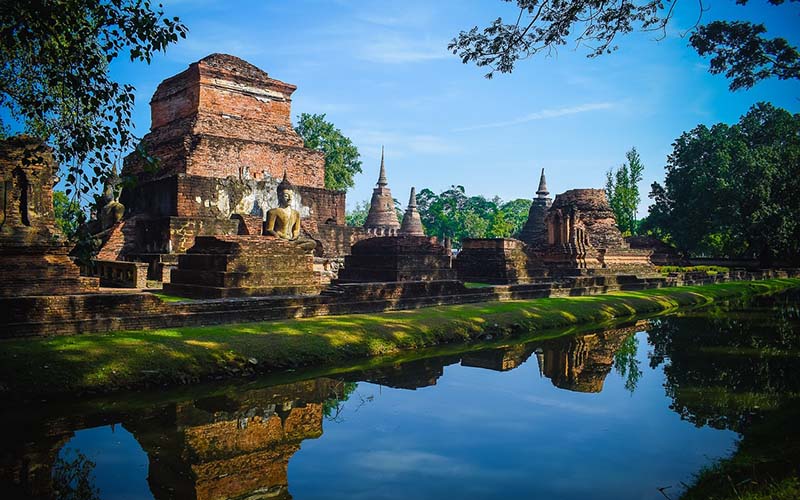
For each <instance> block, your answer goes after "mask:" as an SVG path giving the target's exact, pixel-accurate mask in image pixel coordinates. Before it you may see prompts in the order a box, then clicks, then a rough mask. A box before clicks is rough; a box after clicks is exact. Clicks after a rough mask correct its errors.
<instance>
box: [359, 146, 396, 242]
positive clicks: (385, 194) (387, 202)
mask: <svg viewBox="0 0 800 500" xmlns="http://www.w3.org/2000/svg"><path fill="white" fill-rule="evenodd" d="M364 229H366V231H367V233H369V234H370V235H374V236H395V235H397V232H398V230H399V229H400V223H399V222H398V221H397V212H396V211H395V209H394V198H393V197H392V191H391V190H390V189H389V181H388V180H387V179H386V165H385V164H384V161H383V148H381V170H380V174H379V175H378V184H377V186H376V187H375V189H373V191H372V199H371V200H370V202H369V212H367V220H366V221H364Z"/></svg>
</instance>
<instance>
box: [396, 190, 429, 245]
mask: <svg viewBox="0 0 800 500" xmlns="http://www.w3.org/2000/svg"><path fill="white" fill-rule="evenodd" d="M400 234H403V235H407V236H425V228H424V227H422V220H421V219H420V216H419V211H417V191H416V189H414V188H413V187H412V188H411V196H409V198H408V208H406V213H405V215H403V223H402V224H401V226H400Z"/></svg>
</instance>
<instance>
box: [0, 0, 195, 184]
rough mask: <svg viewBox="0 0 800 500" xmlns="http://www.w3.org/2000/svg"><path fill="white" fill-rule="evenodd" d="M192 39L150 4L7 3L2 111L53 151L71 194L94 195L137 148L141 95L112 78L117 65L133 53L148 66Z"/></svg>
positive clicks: (108, 0)
mask: <svg viewBox="0 0 800 500" xmlns="http://www.w3.org/2000/svg"><path fill="white" fill-rule="evenodd" d="M186 32H187V29H186V27H185V26H184V25H183V24H181V22H180V20H179V19H178V18H176V17H173V18H171V19H170V18H167V17H165V16H164V12H163V10H161V6H159V7H158V9H155V10H154V9H153V8H152V6H151V3H150V1H149V0H141V1H140V0H136V1H134V0H29V1H25V2H3V3H2V7H0V107H2V108H5V109H6V110H8V111H9V112H10V115H11V117H12V120H13V121H14V122H15V123H16V124H17V125H19V126H21V127H22V128H23V129H24V131H25V132H27V133H29V134H32V135H34V136H36V137H39V138H40V139H42V140H43V141H45V142H48V143H49V144H50V145H51V146H52V147H53V148H54V153H55V157H56V160H57V161H58V162H59V164H61V165H63V166H65V168H66V174H67V176H66V181H67V184H68V188H67V191H68V192H73V191H75V192H83V193H88V192H89V190H90V189H91V187H92V186H93V185H96V184H98V183H99V182H101V181H103V180H104V179H105V178H106V177H107V176H108V174H109V172H110V168H111V165H112V164H113V163H114V159H113V157H114V156H119V155H121V154H122V152H124V150H125V149H126V148H128V147H130V146H131V145H132V144H133V143H134V142H135V141H134V137H133V135H132V133H131V129H132V127H133V124H132V123H131V111H132V109H133V104H134V93H133V92H134V90H135V89H134V87H133V86H131V85H128V84H119V83H117V82H115V81H113V80H112V79H111V78H110V75H109V65H110V63H111V62H112V61H114V60H115V59H117V58H118V57H119V56H121V55H122V54H123V53H127V55H128V56H129V57H130V60H131V61H143V62H147V63H148V64H149V63H150V60H151V58H152V56H153V54H154V53H155V52H158V51H163V50H165V49H166V48H167V46H168V45H169V44H171V43H174V42H176V41H177V40H178V37H185V36H186ZM0 120H1V119H0ZM2 126H3V124H2V123H0V127H2Z"/></svg>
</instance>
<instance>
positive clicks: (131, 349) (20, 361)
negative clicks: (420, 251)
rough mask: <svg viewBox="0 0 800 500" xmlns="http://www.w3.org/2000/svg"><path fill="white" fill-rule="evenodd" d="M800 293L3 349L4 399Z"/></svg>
mask: <svg viewBox="0 0 800 500" xmlns="http://www.w3.org/2000/svg"><path fill="white" fill-rule="evenodd" d="M797 286H800V279H776V280H768V281H760V282H735V283H723V284H716V285H709V286H702V287H681V288H666V289H657V290H646V291H641V292H616V293H611V294H607V295H599V296H591V297H569V298H548V299H535V300H524V301H510V302H489V303H481V304H465V305H456V306H441V307H431V308H425V309H418V310H412V311H396V312H387V313H380V314H354V315H344V316H328V317H319V318H304V319H297V320H284V321H272V322H262V323H248V324H232V325H221V326H209V327H195V328H174V329H163V330H152V331H136V332H116V333H107V334H84V335H75V336H64V337H50V338H32V339H21V340H9V341H3V342H2V349H0V394H3V395H4V397H10V398H22V397H32V396H33V395H38V394H41V395H56V394H61V395H64V394H71V393H82V392H94V391H96V392H110V391H114V390H119V389H124V388H131V387H142V386H148V385H163V384H177V383H188V382H193V381H196V380H200V379H207V378H213V377H230V376H237V375H241V374H243V373H250V372H253V371H258V372H273V371H279V370H283V369H289V368H297V367H323V366H335V365H337V364H344V363H352V362H353V361H354V360H358V359H364V358H368V357H373V356H384V355H389V354H394V353H398V352H400V351H403V350H410V349H417V348H422V347H428V346H433V345H438V344H444V343H450V342H468V341H474V340H478V339H481V338H485V337H486V336H487V335H491V336H492V337H493V338H506V337H511V336H520V335H523V334H525V335H531V334H534V335H535V334H536V333H537V332H542V333H544V332H545V331H546V330H552V329H554V328H568V327H571V326H574V325H579V324H597V323H602V322H606V321H609V320H611V319H613V318H620V317H628V316H631V315H634V314H652V313H658V312H666V311H670V310H673V309H675V308H677V307H681V306H691V305H702V304H708V303H711V302H713V301H715V300H722V299H727V298H733V297H739V296H744V295H748V294H756V293H770V292H776V291H780V290H784V289H787V288H792V287H797Z"/></svg>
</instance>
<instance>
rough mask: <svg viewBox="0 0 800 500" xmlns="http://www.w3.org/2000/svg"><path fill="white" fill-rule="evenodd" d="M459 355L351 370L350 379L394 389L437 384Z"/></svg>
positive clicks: (347, 376) (348, 377)
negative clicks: (446, 367) (447, 367)
mask: <svg viewBox="0 0 800 500" xmlns="http://www.w3.org/2000/svg"><path fill="white" fill-rule="evenodd" d="M458 359H459V358H458V356H441V357H436V358H427V359H417V360H414V361H408V362H406V363H399V364H396V365H389V366H382V367H380V368H373V369H370V370H366V371H359V372H350V373H348V374H347V375H346V378H347V379H348V380H359V381H360V380H364V381H366V382H369V383H371V384H378V385H382V386H386V387H392V388H394V389H411V390H414V389H419V388H420V387H430V386H432V385H436V381H437V380H439V377H441V376H442V375H443V374H444V367H445V366H447V365H451V364H453V363H457V362H458Z"/></svg>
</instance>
